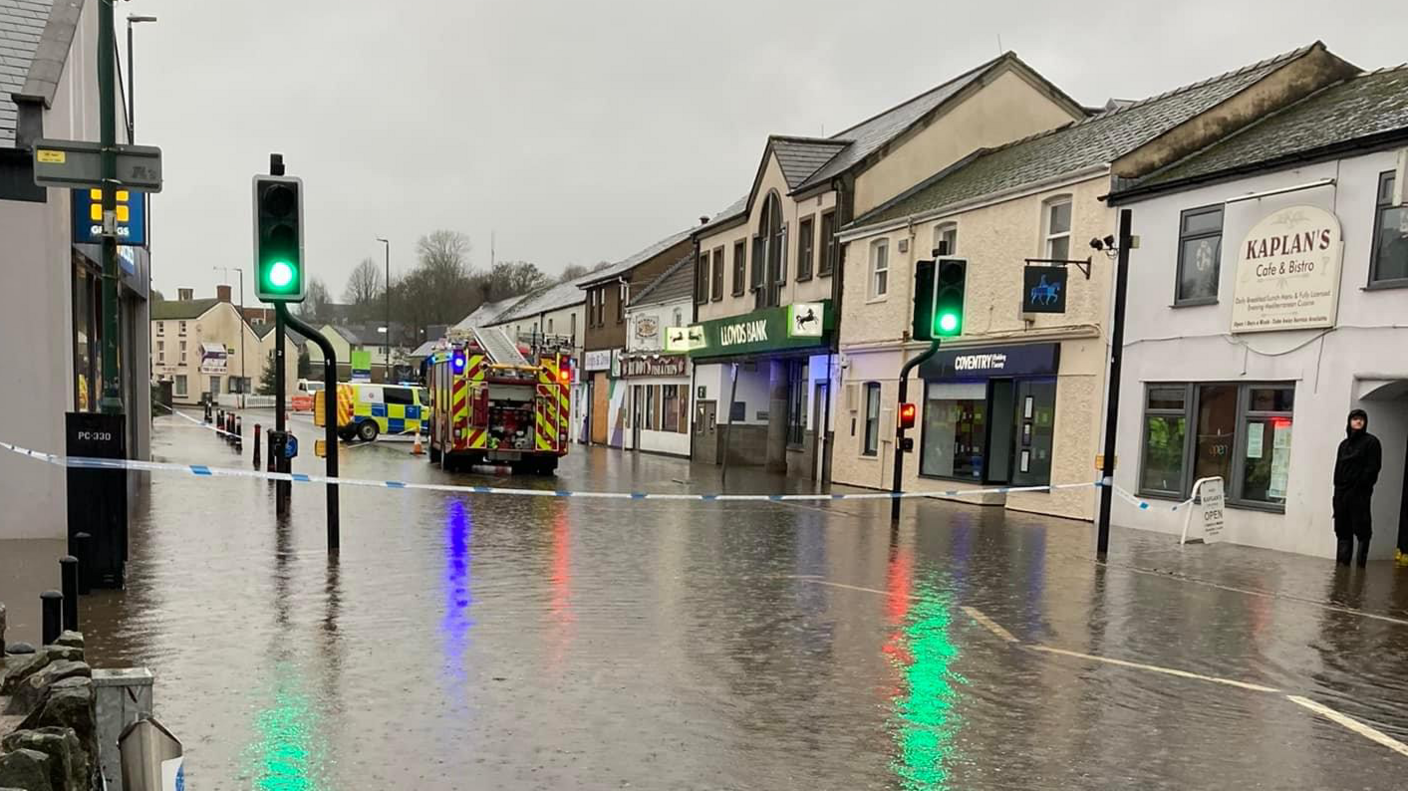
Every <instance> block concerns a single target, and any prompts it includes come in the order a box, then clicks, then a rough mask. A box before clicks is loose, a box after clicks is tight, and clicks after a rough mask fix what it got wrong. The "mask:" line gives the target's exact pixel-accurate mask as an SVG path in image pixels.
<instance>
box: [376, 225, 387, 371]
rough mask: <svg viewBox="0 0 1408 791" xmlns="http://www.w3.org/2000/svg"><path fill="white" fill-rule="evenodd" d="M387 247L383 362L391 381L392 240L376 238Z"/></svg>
mask: <svg viewBox="0 0 1408 791" xmlns="http://www.w3.org/2000/svg"><path fill="white" fill-rule="evenodd" d="M376 240H377V241H378V242H381V243H382V244H383V245H384V246H385V247H386V347H385V352H384V353H385V355H386V359H385V360H384V361H383V362H382V365H383V368H382V376H383V377H384V379H383V381H388V382H389V381H391V240H389V239H383V238H381V237H380V236H378V237H377V238H376Z"/></svg>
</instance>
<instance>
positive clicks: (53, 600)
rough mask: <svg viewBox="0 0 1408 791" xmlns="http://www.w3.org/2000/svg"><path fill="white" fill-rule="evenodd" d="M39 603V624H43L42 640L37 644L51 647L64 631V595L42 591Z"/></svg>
mask: <svg viewBox="0 0 1408 791" xmlns="http://www.w3.org/2000/svg"><path fill="white" fill-rule="evenodd" d="M39 603H40V605H41V606H42V612H41V619H40V623H41V624H43V627H42V635H43V639H42V640H40V641H39V644H40V645H53V644H54V641H55V640H57V639H59V633H60V632H62V631H63V630H64V612H63V608H64V595H63V594H62V593H59V592H58V591H44V592H43V593H41V594H39Z"/></svg>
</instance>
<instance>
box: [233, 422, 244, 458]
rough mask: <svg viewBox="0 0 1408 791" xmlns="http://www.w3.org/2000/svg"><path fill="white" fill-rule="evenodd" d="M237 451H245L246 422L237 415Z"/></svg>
mask: <svg viewBox="0 0 1408 791" xmlns="http://www.w3.org/2000/svg"><path fill="white" fill-rule="evenodd" d="M235 450H244V420H243V419H242V418H241V417H240V416H239V415H235Z"/></svg>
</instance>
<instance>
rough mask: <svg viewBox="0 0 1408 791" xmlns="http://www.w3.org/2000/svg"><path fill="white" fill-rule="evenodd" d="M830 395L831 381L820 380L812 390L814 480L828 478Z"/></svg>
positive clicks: (812, 470) (812, 468) (812, 473)
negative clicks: (826, 417)
mask: <svg viewBox="0 0 1408 791" xmlns="http://www.w3.org/2000/svg"><path fill="white" fill-rule="evenodd" d="M829 396H830V393H829V383H828V382H823V381H818V382H817V383H816V387H815V388H814V389H813V392H812V463H811V477H812V480H814V481H824V480H826V441H827V437H826V425H825V424H824V423H823V417H822V416H823V415H825V414H826V399H827V398H828V397H829Z"/></svg>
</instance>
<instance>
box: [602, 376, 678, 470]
mask: <svg viewBox="0 0 1408 791" xmlns="http://www.w3.org/2000/svg"><path fill="white" fill-rule="evenodd" d="M614 374H615V378H617V379H619V380H621V382H622V385H623V386H624V387H625V388H627V393H628V395H627V398H628V401H629V404H630V406H629V409H628V413H627V417H626V432H625V447H627V448H629V449H632V450H643V451H648V452H651V453H668V454H671V455H675V456H688V455H689V414H690V412H689V405H690V392H689V374H690V369H689V357H688V356H686V355H684V354H674V353H669V352H659V351H653V352H626V353H623V354H622V355H620V357H618V358H617V363H616V367H615V372H614Z"/></svg>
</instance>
